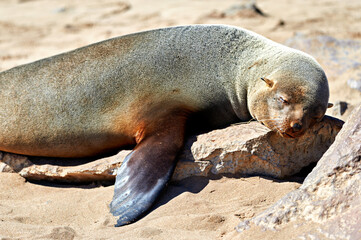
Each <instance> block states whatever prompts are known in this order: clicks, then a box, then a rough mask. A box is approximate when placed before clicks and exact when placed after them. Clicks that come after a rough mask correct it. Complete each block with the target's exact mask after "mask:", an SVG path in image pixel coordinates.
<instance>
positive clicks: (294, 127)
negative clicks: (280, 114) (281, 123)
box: [292, 123, 302, 132]
mask: <svg viewBox="0 0 361 240" xmlns="http://www.w3.org/2000/svg"><path fill="white" fill-rule="evenodd" d="M292 129H293V131H294V132H298V131H300V130H301V129H302V125H301V124H299V123H295V124H293V125H292Z"/></svg>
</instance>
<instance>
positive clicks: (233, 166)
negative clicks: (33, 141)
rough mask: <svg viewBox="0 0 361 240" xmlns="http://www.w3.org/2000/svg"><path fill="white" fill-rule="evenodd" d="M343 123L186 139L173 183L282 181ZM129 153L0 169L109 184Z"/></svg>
mask: <svg viewBox="0 0 361 240" xmlns="http://www.w3.org/2000/svg"><path fill="white" fill-rule="evenodd" d="M342 124H343V122H342V121H340V120H338V119H335V118H331V117H327V116H326V117H325V118H324V120H323V121H322V122H320V123H318V124H316V125H314V126H313V127H312V128H311V129H310V131H308V132H307V133H306V134H305V135H304V136H302V137H300V138H297V139H286V138H282V137H281V136H279V135H278V134H277V133H275V132H272V131H270V130H269V129H268V128H266V127H264V126H262V125H261V124H260V123H258V122H251V123H248V124H239V125H234V126H230V127H228V128H225V129H221V130H215V131H212V132H209V133H206V134H201V135H198V136H194V137H191V138H190V139H188V141H187V142H186V144H185V147H184V150H183V151H182V153H181V154H180V155H179V162H178V164H177V167H176V170H175V172H174V175H173V180H181V179H184V178H187V177H190V176H205V177H212V176H216V175H227V174H231V175H235V174H246V175H255V174H257V175H266V176H271V177H277V178H283V177H286V176H290V175H292V174H295V173H297V172H299V171H300V170H301V169H302V168H303V167H305V166H307V165H309V164H310V163H312V162H316V161H318V160H319V159H320V158H321V156H322V154H323V153H324V152H325V151H326V150H327V148H328V147H329V146H330V145H331V144H332V143H333V141H334V139H335V136H336V135H337V133H338V132H339V130H340V129H341V127H342ZM129 152H130V151H121V152H119V153H118V154H117V155H115V156H111V157H107V158H101V159H91V160H86V159H85V160H82V159H47V158H35V157H26V156H20V155H16V154H11V153H2V154H0V171H1V170H2V171H13V172H18V173H19V174H20V175H21V176H23V177H25V178H27V179H30V180H53V181H63V182H90V181H114V179H115V174H116V169H117V168H118V167H119V166H120V164H121V162H122V161H123V159H124V157H125V156H126V155H127V154H128V153H129Z"/></svg>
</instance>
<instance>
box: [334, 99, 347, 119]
mask: <svg viewBox="0 0 361 240" xmlns="http://www.w3.org/2000/svg"><path fill="white" fill-rule="evenodd" d="M347 106H348V104H347V102H343V101H337V102H335V103H334V104H333V107H332V110H331V112H332V116H342V115H343V114H344V113H345V111H346V110H347Z"/></svg>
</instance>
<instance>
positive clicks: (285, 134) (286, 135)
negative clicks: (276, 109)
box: [278, 132, 296, 138]
mask: <svg viewBox="0 0 361 240" xmlns="http://www.w3.org/2000/svg"><path fill="white" fill-rule="evenodd" d="M278 133H279V134H280V135H281V136H282V137H284V138H296V137H295V136H292V135H290V134H288V133H286V132H284V133H283V132H278Z"/></svg>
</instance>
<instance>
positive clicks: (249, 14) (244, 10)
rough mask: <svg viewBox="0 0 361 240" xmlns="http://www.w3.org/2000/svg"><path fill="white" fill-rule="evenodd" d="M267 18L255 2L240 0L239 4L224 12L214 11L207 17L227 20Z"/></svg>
mask: <svg viewBox="0 0 361 240" xmlns="http://www.w3.org/2000/svg"><path fill="white" fill-rule="evenodd" d="M259 16H262V17H267V14H265V13H264V12H263V11H262V10H261V9H260V8H259V7H258V6H257V4H256V1H255V0H240V1H239V3H238V4H236V5H233V6H231V7H229V8H228V9H226V10H224V11H217V10H216V11H213V12H212V13H210V14H209V15H208V16H207V17H211V18H227V17H231V18H232V17H246V18H253V17H259Z"/></svg>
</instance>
